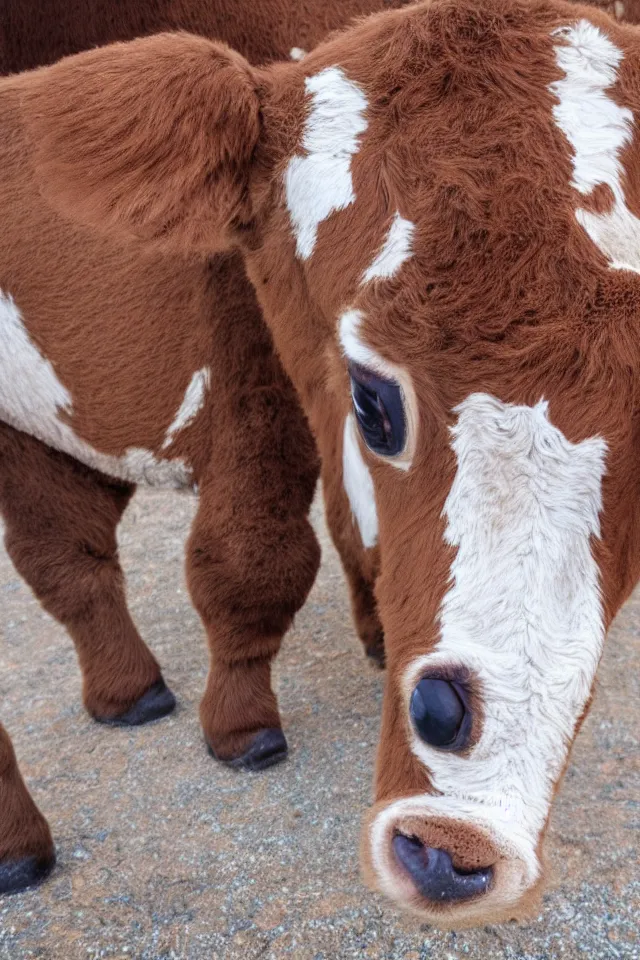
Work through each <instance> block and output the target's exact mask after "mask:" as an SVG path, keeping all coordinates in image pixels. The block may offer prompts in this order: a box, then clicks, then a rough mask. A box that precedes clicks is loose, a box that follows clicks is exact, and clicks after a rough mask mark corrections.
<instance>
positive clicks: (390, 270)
mask: <svg viewBox="0 0 640 960" xmlns="http://www.w3.org/2000/svg"><path fill="white" fill-rule="evenodd" d="M415 229H416V228H415V224H413V223H412V222H411V221H410V220H405V218H404V217H401V216H400V214H399V213H397V212H396V214H395V216H394V218H393V220H392V221H391V226H390V227H389V232H388V233H387V236H386V238H385V241H384V243H383V245H382V248H381V250H380V252H379V253H378V254H377V255H376V257H375V259H374V261H373V263H372V264H371V266H369V267H367V269H366V270H365V272H364V273H363V275H362V283H370V282H371V281H372V280H389V279H390V278H391V277H394V276H395V275H396V273H397V272H398V270H399V269H400V267H401V266H402V264H403V263H405V261H407V260H408V259H409V257H410V256H411V243H412V241H413V235H414V233H415Z"/></svg>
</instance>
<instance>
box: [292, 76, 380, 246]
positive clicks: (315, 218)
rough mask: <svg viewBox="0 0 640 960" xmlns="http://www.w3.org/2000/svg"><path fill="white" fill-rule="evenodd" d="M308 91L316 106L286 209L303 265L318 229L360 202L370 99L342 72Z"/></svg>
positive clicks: (310, 81)
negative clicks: (359, 170) (356, 183)
mask: <svg viewBox="0 0 640 960" xmlns="http://www.w3.org/2000/svg"><path fill="white" fill-rule="evenodd" d="M305 89H306V91H307V93H308V94H309V95H310V97H311V105H310V109H309V114H308V117H307V121H306V124H305V128H304V133H303V137H302V149H303V150H304V155H303V156H295V157H292V158H291V160H290V161H289V165H288V166H287V170H286V173H285V191H286V199H287V208H288V210H289V215H290V217H291V223H292V226H293V232H294V234H295V238H296V249H297V253H298V256H299V257H300V258H301V259H303V260H307V259H308V258H309V257H310V256H311V254H312V253H313V249H314V247H315V244H316V239H317V236H318V226H319V224H321V223H322V221H323V220H326V218H327V217H328V216H329V214H331V213H333V211H334V210H344V209H345V207H348V206H349V205H350V204H351V203H353V201H354V200H355V194H354V192H353V180H352V177H351V157H352V156H353V155H354V154H355V153H357V151H358V149H359V146H360V134H362V133H363V132H364V131H365V130H366V128H367V121H366V119H365V113H366V109H367V99H366V97H365V95H364V93H363V92H362V90H361V89H360V87H359V86H358V85H357V84H355V83H354V82H353V81H352V80H349V78H348V77H347V76H346V75H345V73H344V71H343V70H342V69H341V68H340V67H328V68H327V69H326V70H322V71H321V72H320V73H317V74H315V75H314V76H312V77H307V79H306V81H305Z"/></svg>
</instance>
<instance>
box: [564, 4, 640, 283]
mask: <svg viewBox="0 0 640 960" xmlns="http://www.w3.org/2000/svg"><path fill="white" fill-rule="evenodd" d="M554 35H555V36H556V37H558V38H559V40H560V41H562V42H561V43H558V44H557V45H556V48H555V52H556V60H557V63H558V66H559V67H560V69H561V70H563V71H564V73H565V78H564V79H563V80H557V81H556V82H554V83H552V84H551V85H550V90H551V92H552V93H553V94H554V95H555V96H556V97H557V98H558V100H559V103H558V104H556V106H555V107H554V108H553V115H554V118H555V121H556V123H557V124H558V126H559V127H560V129H561V130H562V132H563V133H564V135H565V136H566V138H567V140H568V141H569V143H570V144H571V146H572V147H573V181H572V185H573V186H574V187H575V188H576V190H579V191H580V193H582V194H584V195H585V196H586V195H588V194H590V193H591V192H592V191H593V190H594V188H595V187H597V186H598V185H599V184H606V185H607V186H609V187H610V188H611V191H612V193H613V198H614V200H613V207H612V209H611V212H610V213H591V212H590V211H588V210H584V209H579V210H577V211H576V219H577V221H578V223H579V224H580V225H581V226H582V227H583V228H584V229H585V230H586V232H587V233H588V235H589V236H590V237H591V239H592V240H593V242H594V243H595V245H596V246H597V247H598V248H599V249H600V250H601V251H602V252H603V253H604V254H605V256H606V257H607V258H608V259H609V261H610V264H611V267H612V268H613V269H615V270H633V271H634V272H636V273H640V220H639V219H638V218H637V217H636V216H634V214H633V213H632V212H631V211H630V210H629V208H628V207H627V204H626V200H625V197H624V191H623V188H622V176H623V168H622V165H621V163H620V155H621V152H622V150H623V149H624V148H625V147H626V146H627V145H628V144H629V143H630V142H631V140H632V139H633V135H634V125H633V113H632V112H631V110H629V109H628V107H621V106H619V104H617V103H616V102H615V100H613V99H612V97H611V96H609V95H608V94H607V91H608V90H609V89H610V88H611V87H612V86H613V85H614V83H615V82H616V79H617V76H618V67H619V65H620V62H621V60H622V58H623V56H624V54H623V52H622V50H619V49H618V47H616V46H615V44H613V43H612V42H611V40H610V39H609V38H608V37H607V36H606V35H605V34H604V33H603V32H602V31H601V30H600V29H599V28H598V27H596V26H594V25H593V24H592V23H590V22H589V21H588V20H579V21H578V22H577V23H575V24H574V25H573V26H569V27H562V28H560V29H559V30H556V31H554Z"/></svg>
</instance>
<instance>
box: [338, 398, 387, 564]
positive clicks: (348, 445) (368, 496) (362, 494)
mask: <svg viewBox="0 0 640 960" xmlns="http://www.w3.org/2000/svg"><path fill="white" fill-rule="evenodd" d="M342 477H343V482H344V488H345V490H346V492H347V497H348V498H349V503H350V504H351V512H352V513H353V516H354V517H355V519H356V522H357V524H358V529H359V531H360V537H361V539H362V544H363V546H364V547H367V548H369V547H375V545H376V543H377V542H378V512H377V510H376V495H375V490H374V489H373V480H372V478H371V473H370V471H369V468H368V466H367V465H366V463H365V462H364V459H363V456H362V451H361V449H360V439H359V437H358V428H357V426H356V423H355V419H354V416H353V414H352V413H350V414H349V415H348V416H347V418H346V420H345V422H344V437H343V443H342Z"/></svg>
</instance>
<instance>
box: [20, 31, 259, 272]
mask: <svg viewBox="0 0 640 960" xmlns="http://www.w3.org/2000/svg"><path fill="white" fill-rule="evenodd" d="M24 81H25V82H24V84H23V86H22V90H23V94H22V109H23V117H24V122H25V125H26V128H27V130H28V133H29V139H30V141H31V143H32V144H33V162H34V166H35V172H36V178H37V181H38V183H39V186H40V189H41V190H42V192H43V193H44V195H45V196H46V198H47V200H48V201H49V202H50V203H52V205H53V206H54V207H55V208H56V209H58V210H59V211H60V212H61V213H63V214H64V215H65V216H67V217H70V218H71V219H74V220H76V221H80V222H84V223H86V224H89V225H91V226H94V227H96V228H98V229H100V230H108V231H111V232H112V231H116V232H119V233H120V234H128V235H130V236H136V237H139V238H142V239H144V240H149V241H154V242H159V243H161V244H163V245H167V246H170V247H171V248H173V249H180V248H181V249H183V250H185V251H193V250H200V251H203V252H207V253H209V252H214V251H215V250H220V249H223V248H224V247H225V246H228V244H229V242H230V235H231V231H232V230H233V226H234V225H236V224H237V225H240V224H242V223H243V222H247V221H248V220H249V219H250V216H251V209H250V200H249V196H248V179H249V172H250V164H251V156H252V153H253V151H254V148H255V146H256V143H257V140H258V136H259V130H260V121H259V111H260V103H259V101H258V97H257V94H256V91H255V87H254V82H253V76H252V72H251V67H250V66H249V64H248V63H247V61H246V60H244V59H243V57H241V56H240V55H239V54H237V53H235V52H234V51H232V50H230V49H229V48H228V47H226V46H224V45H223V44H217V43H211V42H210V41H208V40H205V39H203V38H200V37H195V36H191V35H189V34H185V33H176V34H159V35H157V36H153V37H149V38H146V39H142V40H134V41H133V42H131V43H119V44H113V45H112V46H108V47H102V48H99V49H96V50H92V51H90V52H87V53H82V54H79V55H77V56H74V57H68V58H66V59H64V60H61V61H59V62H58V63H57V64H55V65H54V66H52V67H46V68H44V69H42V70H38V71H36V72H35V73H33V74H29V75H25V77H24Z"/></svg>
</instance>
